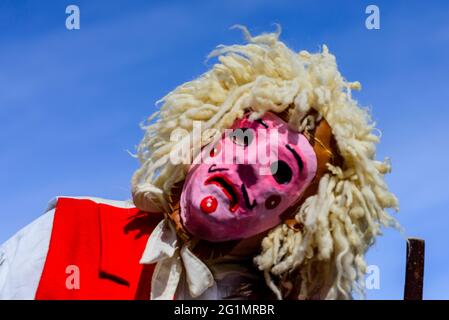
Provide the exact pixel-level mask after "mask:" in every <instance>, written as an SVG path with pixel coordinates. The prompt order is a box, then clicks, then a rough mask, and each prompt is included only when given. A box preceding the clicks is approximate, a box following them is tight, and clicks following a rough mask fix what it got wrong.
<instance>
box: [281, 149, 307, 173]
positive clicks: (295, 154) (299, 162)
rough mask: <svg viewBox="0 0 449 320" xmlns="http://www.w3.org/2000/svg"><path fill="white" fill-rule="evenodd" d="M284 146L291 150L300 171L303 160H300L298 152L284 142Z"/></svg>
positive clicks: (302, 166) (302, 167)
mask: <svg viewBox="0 0 449 320" xmlns="http://www.w3.org/2000/svg"><path fill="white" fill-rule="evenodd" d="M285 147H286V148H287V149H288V150H289V151H290V152H291V153H293V156H294V157H295V159H296V162H297V163H298V167H299V172H302V169H304V162H302V159H301V157H300V156H299V154H298V153H297V152H296V150H295V149H293V148H292V147H291V146H290V145H288V144H286V145H285Z"/></svg>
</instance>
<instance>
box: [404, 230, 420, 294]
mask: <svg viewBox="0 0 449 320" xmlns="http://www.w3.org/2000/svg"><path fill="white" fill-rule="evenodd" d="M424 245H425V243H424V240H422V239H415V238H409V239H408V242H407V262H406V263H407V264H406V271H405V287H404V300H422V297H423V279H424Z"/></svg>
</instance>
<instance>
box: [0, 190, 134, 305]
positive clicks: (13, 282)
mask: <svg viewBox="0 0 449 320" xmlns="http://www.w3.org/2000/svg"><path fill="white" fill-rule="evenodd" d="M137 213H138V210H137V209H135V207H134V205H133V204H132V202H131V201H115V200H106V199H101V198H94V197H56V198H54V199H53V200H52V201H50V203H49V205H48V208H47V209H46V210H45V212H44V214H43V215H42V216H40V217H39V218H38V219H36V220H35V221H33V222H32V223H31V224H29V225H28V226H26V227H25V228H23V229H22V230H20V231H19V232H17V233H16V234H15V235H14V236H13V237H11V238H10V239H9V240H8V241H7V242H5V243H4V244H3V245H2V246H1V247H0V299H34V298H35V297H36V292H37V290H38V287H39V284H40V282H41V280H42V275H43V274H44V270H45V269H46V268H50V269H51V267H52V266H54V265H55V263H54V261H53V263H51V265H50V266H49V265H48V256H49V254H51V253H52V252H53V254H52V255H53V256H54V257H55V256H56V259H57V260H59V262H61V263H62V262H64V263H65V262H67V261H66V260H65V259H69V260H70V258H79V254H82V253H83V252H87V251H85V247H83V243H82V242H83V241H88V239H99V237H100V235H101V230H100V228H99V222H100V219H101V218H103V222H104V223H103V230H104V231H105V232H103V235H104V237H107V234H111V235H112V234H114V237H116V236H115V234H116V233H115V232H109V233H108V231H110V230H109V229H111V228H112V229H113V228H114V226H118V225H122V224H124V223H125V222H126V221H128V220H129V221H130V220H132V219H131V217H132V216H134V215H136V214H137ZM110 216H113V218H112V219H109V217H110ZM117 221H120V223H114V222H117ZM108 227H110V228H108ZM130 228H131V229H132V226H131V227H130ZM70 230H71V231H70ZM116 238H117V240H119V239H120V237H116ZM99 241H100V240H98V242H99ZM98 242H97V244H98ZM61 246H62V247H61ZM67 246H70V247H72V250H66V247H67ZM73 246H75V247H77V248H73ZM93 246H95V245H94V244H92V245H91V246H90V248H92V247H93ZM109 247H110V246H106V247H105V248H109ZM64 252H68V253H67V254H64V255H63V257H61V254H58V253H64ZM77 255H78V256H77ZM58 256H59V257H58ZM92 258H93V259H95V258H94V257H92ZM56 265H57V263H56ZM63 274H64V276H66V274H65V268H64V270H63Z"/></svg>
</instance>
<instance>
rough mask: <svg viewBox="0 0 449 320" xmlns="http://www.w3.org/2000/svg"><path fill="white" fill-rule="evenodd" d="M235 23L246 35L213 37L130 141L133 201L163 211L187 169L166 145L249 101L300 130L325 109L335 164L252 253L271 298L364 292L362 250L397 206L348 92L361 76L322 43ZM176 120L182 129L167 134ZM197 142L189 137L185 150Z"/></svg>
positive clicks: (221, 124) (217, 125)
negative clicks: (305, 47)
mask: <svg viewBox="0 0 449 320" xmlns="http://www.w3.org/2000/svg"><path fill="white" fill-rule="evenodd" d="M240 28H241V29H242V30H243V33H244V35H245V38H246V40H247V42H248V43H247V44H244V45H231V46H218V47H217V49H216V50H214V51H213V52H212V53H211V54H210V55H209V57H217V58H218V61H219V62H218V63H216V64H215V65H214V66H213V67H212V69H211V70H210V71H208V72H206V73H205V74H203V75H202V76H200V77H199V78H197V79H195V80H193V81H190V82H187V83H184V84H182V85H181V86H179V87H177V88H176V89H175V90H174V91H172V92H170V93H169V94H168V95H167V96H165V97H164V98H163V99H162V100H161V102H162V105H161V107H160V110H159V111H158V112H156V113H155V114H153V115H152V116H151V117H150V118H149V120H148V125H147V126H145V127H144V129H145V136H144V138H143V139H142V141H141V143H140V144H139V146H138V149H137V156H138V158H139V160H140V162H141V167H140V168H139V169H138V170H137V171H136V172H135V174H134V176H133V178H132V193H133V200H134V203H135V205H136V206H137V207H138V208H140V209H141V210H145V211H149V212H151V211H163V212H168V211H170V205H169V201H170V194H171V190H172V188H173V186H174V185H175V184H177V183H182V181H183V180H184V178H185V176H186V173H187V170H188V166H187V165H185V164H173V163H172V161H170V153H171V152H174V151H176V150H178V149H180V148H181V147H183V146H184V147H185V144H186V143H187V142H188V141H189V143H191V145H192V146H194V145H195V144H198V143H199V144H201V146H204V145H206V144H208V143H209V142H210V141H211V137H210V136H211V134H210V130H212V129H214V130H218V131H219V132H223V131H224V129H227V128H229V127H230V126H231V125H232V124H233V123H234V121H235V120H236V119H237V118H239V117H242V116H243V115H244V112H246V111H248V110H250V111H251V112H252V117H253V118H257V117H260V116H262V115H263V114H264V113H265V112H267V111H271V112H275V113H287V114H288V121H289V125H290V126H291V127H292V128H294V129H296V130H298V131H299V132H304V131H307V130H309V129H311V128H313V127H314V126H315V123H317V121H319V120H320V119H321V118H324V119H326V120H327V122H328V123H329V125H330V127H331V129H332V134H333V136H334V138H335V140H336V143H337V147H338V151H339V153H340V156H341V157H342V159H343V162H342V165H341V166H335V165H330V164H328V169H329V171H328V172H327V173H326V174H325V175H324V176H323V177H322V178H321V180H320V182H319V187H318V191H317V192H316V194H314V195H312V196H309V197H308V198H307V199H305V201H303V202H302V204H301V205H300V206H299V207H298V208H297V211H296V214H295V219H296V220H297V221H298V222H299V223H301V224H302V225H303V228H302V229H301V230H300V231H299V230H292V229H291V228H289V227H288V226H287V225H286V224H283V223H282V224H280V225H278V226H277V227H275V228H273V229H272V230H271V231H270V232H269V233H268V235H267V236H266V237H265V238H264V239H263V241H262V244H261V250H260V252H259V253H258V255H257V256H256V257H255V258H254V263H255V264H256V265H257V267H258V268H259V270H261V271H263V273H264V276H265V280H266V282H267V284H268V286H269V287H270V288H271V289H272V290H273V291H274V293H275V294H276V295H277V297H278V298H282V297H284V296H286V294H287V292H291V290H292V288H295V290H294V292H296V293H295V294H296V295H297V296H296V297H297V298H300V299H310V298H321V299H350V298H352V297H353V295H354V294H363V293H364V275H365V269H366V263H365V259H364V254H365V252H366V250H367V249H368V247H369V246H370V245H371V244H372V243H373V242H374V239H375V237H376V236H377V235H379V234H380V233H381V227H382V226H394V227H397V222H396V220H395V219H394V218H392V217H391V216H390V215H389V214H388V213H387V212H386V211H385V209H387V208H394V209H396V210H397V206H398V201H397V199H396V197H395V196H394V195H393V194H392V193H391V192H389V190H388V188H387V185H386V183H385V181H384V175H385V174H386V173H388V172H389V171H390V165H389V162H388V160H385V161H377V160H375V151H376V144H377V143H378V142H379V136H377V135H376V134H375V133H376V129H375V127H374V123H373V122H372V120H371V118H370V115H369V113H368V111H367V110H366V109H364V108H361V107H360V106H358V104H357V102H356V101H355V100H353V99H352V97H351V90H352V89H360V84H359V83H358V82H347V81H345V79H344V78H343V77H342V76H341V74H340V73H339V71H338V68H337V64H336V60H335V57H334V56H333V55H332V54H330V53H329V51H328V48H327V47H326V46H323V48H322V52H320V53H314V54H313V53H309V52H306V51H301V52H299V53H297V52H294V51H292V50H291V49H289V48H288V47H287V46H286V45H285V44H284V43H283V42H281V41H279V39H278V38H279V35H280V30H279V29H278V31H277V32H275V33H268V34H261V35H259V36H255V37H253V36H251V35H250V34H249V32H248V31H247V30H246V28H243V27H240ZM311 111H314V112H313V114H315V116H313V115H312V112H311ZM316 115H318V116H316ZM154 120H155V121H154ZM194 121H199V122H200V123H201V128H202V137H200V138H201V139H200V141H191V140H192V139H195V138H194V137H193V135H192V134H191V133H192V131H193V122H194ZM180 129H183V130H186V132H189V135H187V136H185V137H184V138H183V139H181V140H179V139H178V140H176V141H173V139H171V136H172V135H173V134H174V133H175V132H176V130H180ZM199 151H200V149H197V150H196V151H195V150H194V148H193V147H192V154H191V157H192V159H193V158H194V157H195V156H196V154H195V153H197V152H199ZM293 275H294V277H293Z"/></svg>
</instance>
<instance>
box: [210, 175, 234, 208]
mask: <svg viewBox="0 0 449 320" xmlns="http://www.w3.org/2000/svg"><path fill="white" fill-rule="evenodd" d="M204 184H205V185H209V184H214V185H216V186H218V187H219V188H220V189H221V190H222V191H223V193H224V194H225V195H226V197H227V198H228V199H229V204H230V205H229V210H230V211H231V212H235V211H236V210H237V209H238V207H239V196H238V193H237V190H236V188H235V187H234V185H233V184H232V182H231V181H230V180H229V179H228V178H227V177H225V176H223V175H214V176H212V177H210V178H208V179H207V180H206V182H204Z"/></svg>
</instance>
